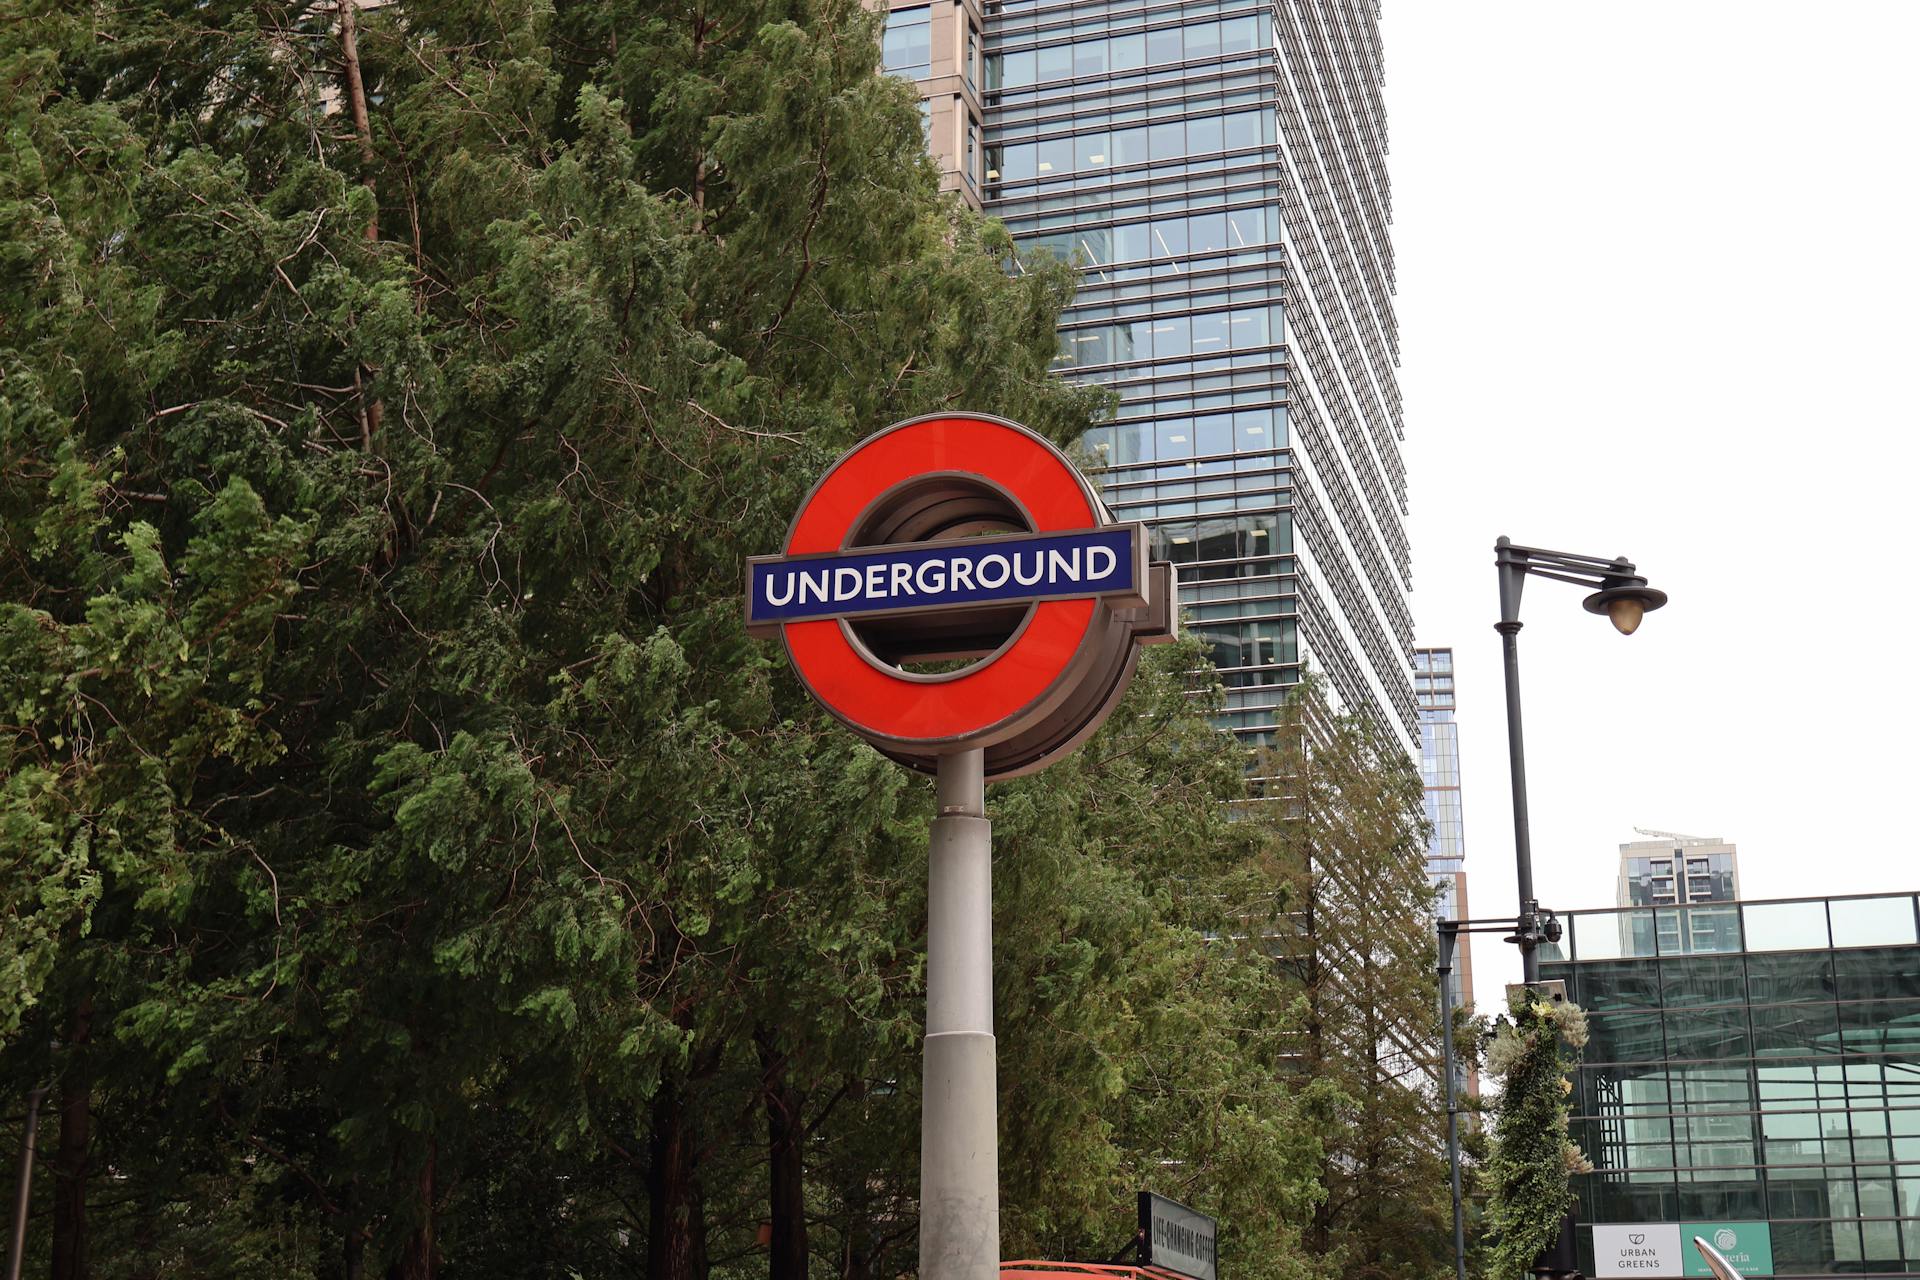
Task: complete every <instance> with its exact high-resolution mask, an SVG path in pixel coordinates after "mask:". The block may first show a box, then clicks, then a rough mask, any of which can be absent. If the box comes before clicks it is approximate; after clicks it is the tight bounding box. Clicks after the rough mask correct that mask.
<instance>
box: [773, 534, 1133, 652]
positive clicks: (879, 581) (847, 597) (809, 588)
mask: <svg viewBox="0 0 1920 1280" xmlns="http://www.w3.org/2000/svg"><path fill="white" fill-rule="evenodd" d="M1145 562H1146V536H1145V529H1144V528H1143V527H1142V526H1140V525H1114V526H1109V527H1107V528H1104V529H1086V530H1075V531H1072V532H1067V533H1035V534H1014V535H1012V536H1009V537H988V538H956V539H953V540H951V541H942V542H918V543H904V544H900V545H897V546H887V547H862V548H858V549H856V550H849V551H839V552H829V553H826V554H823V555H803V556H765V557H755V558H754V559H753V560H752V561H750V562H749V563H750V585H749V590H750V595H749V596H748V601H747V625H748V626H749V627H751V628H755V629H762V628H767V627H772V626H775V625H778V624H781V623H788V622H803V621H807V620H811V619H818V618H846V617H855V616H859V615H862V614H885V613H906V612H933V611H937V610H941V609H959V608H967V607H971V606H974V605H988V604H1006V603H1014V602H1019V601H1029V600H1065V599H1073V598H1076V597H1088V596H1124V597H1138V596H1140V594H1141V592H1142V590H1143V589H1144V584H1143V582H1142V578H1143V576H1144V570H1145Z"/></svg>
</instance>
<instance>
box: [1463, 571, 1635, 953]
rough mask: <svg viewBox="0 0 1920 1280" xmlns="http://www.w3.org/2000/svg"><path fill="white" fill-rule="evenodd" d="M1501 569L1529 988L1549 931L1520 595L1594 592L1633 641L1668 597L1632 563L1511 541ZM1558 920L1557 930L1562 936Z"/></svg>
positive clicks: (1591, 600) (1516, 935)
mask: <svg viewBox="0 0 1920 1280" xmlns="http://www.w3.org/2000/svg"><path fill="white" fill-rule="evenodd" d="M1493 563H1494V567H1495V568H1496V569H1497V570H1498V572H1499V574H1500V621H1499V622H1498V623H1496V624H1495V625H1494V630H1496V631H1498V632H1499V633H1500V643H1501V649H1502V650H1503V653H1504V656H1505V658H1506V670H1507V760H1508V764H1509V767H1510V769H1511V771H1512V775H1513V851H1514V861H1515V864H1516V866H1517V868H1518V871H1519V879H1520V916H1519V919H1518V921H1517V922H1516V924H1515V926H1514V931H1513V935H1512V936H1511V937H1509V938H1508V939H1507V941H1508V942H1512V943H1515V944H1517V945H1518V946H1519V948H1520V974H1521V979H1522V981H1524V982H1525V983H1526V984H1527V985H1528V986H1531V985H1533V984H1534V983H1536V982H1538V981H1540V956H1539V946H1540V942H1541V940H1542V939H1543V938H1547V937H1548V930H1547V929H1546V928H1543V927H1542V923H1541V911H1540V903H1539V901H1538V899H1536V898H1535V897H1534V896H1533V837H1532V833H1531V832H1530V831H1529V829H1528V825H1527V757H1526V749H1525V746H1524V744H1523V742H1522V740H1521V735H1520V653H1519V648H1518V645H1517V639H1518V637H1519V634H1520V589H1521V588H1522V587H1523V586H1525V585H1526V581H1527V575H1529V574H1532V575H1533V576H1534V577H1536V578H1553V579H1555V580H1556V581H1559V582H1571V583H1573V584H1574V585H1575V586H1579V587H1587V588H1589V589H1590V590H1591V591H1592V593H1593V594H1591V595H1589V596H1588V597H1587V598H1586V600H1585V602H1584V603H1585V605H1586V608H1587V612H1589V613H1604V614H1606V615H1607V617H1609V618H1611V619H1612V620H1613V625H1614V627H1615V629H1616V630H1618V631H1619V632H1620V634H1621V635H1627V636H1630V635H1632V634H1633V633H1634V632H1635V631H1636V630H1638V629H1639V626H1640V620H1641V618H1643V617H1645V616H1646V615H1647V614H1649V613H1651V612H1652V611H1653V610H1655V609H1658V608H1659V607H1660V606H1661V605H1663V604H1665V603H1666V602H1667V593H1666V592H1664V591H1656V590H1654V589H1653V588H1652V587H1649V586H1648V585H1647V580H1646V579H1645V578H1643V577H1641V576H1640V574H1639V572H1638V571H1637V570H1635V568H1634V567H1633V564H1632V562H1631V561H1629V560H1626V559H1624V558H1615V559H1612V560H1603V559H1601V558H1600V557H1598V556H1577V555H1570V554H1568V553H1567V552H1564V551H1547V550H1544V549H1543V548H1540V547H1522V546H1516V545H1515V544H1514V543H1513V542H1512V541H1510V540H1509V539H1507V538H1501V539H1499V540H1498V541H1497V542H1495V543H1494V544H1493ZM1557 926H1558V922H1557V921H1556V922H1553V929H1552V932H1553V933H1554V934H1556V935H1557V934H1558V932H1559V930H1558V927H1557Z"/></svg>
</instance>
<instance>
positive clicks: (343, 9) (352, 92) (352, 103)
mask: <svg viewBox="0 0 1920 1280" xmlns="http://www.w3.org/2000/svg"><path fill="white" fill-rule="evenodd" d="M359 8H360V5H359V0H339V6H338V9H337V12H338V13H339V15H340V65H341V67H342V68H343V69H344V72H345V74H344V75H343V76H342V79H344V80H345V82H346V83H345V84H344V85H343V86H342V87H343V88H344V89H345V90H346V96H347V112H348V114H350V115H351V116H352V117H353V134H354V137H356V138H358V139H359V141H360V163H361V166H362V168H363V169H364V172H363V173H362V174H361V175H360V181H361V182H363V183H365V184H366V188H367V190H368V191H370V192H372V193H373V194H374V196H375V197H376V199H375V202H374V213H373V216H372V217H371V218H369V219H367V239H369V240H378V239H379V238H380V205H379V201H378V199H377V197H378V196H379V194H380V193H379V190H378V189H377V188H376V187H375V186H374V185H373V162H374V154H373V121H372V118H371V117H369V116H368V114H367V84H366V81H365V80H363V79H362V78H361V76H360V26H359V17H358V14H359Z"/></svg>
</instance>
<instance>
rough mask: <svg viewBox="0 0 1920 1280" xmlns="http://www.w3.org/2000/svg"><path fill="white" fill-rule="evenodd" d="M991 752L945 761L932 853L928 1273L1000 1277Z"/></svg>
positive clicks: (949, 1278)
mask: <svg viewBox="0 0 1920 1280" xmlns="http://www.w3.org/2000/svg"><path fill="white" fill-rule="evenodd" d="M985 769H986V755H985V752H983V751H979V750H974V751H962V752H958V753H956V754H954V755H948V756H942V757H940V763H939V766H938V772H937V774H936V775H935V783H934V792H935V796H936V802H937V804H938V808H939V816H938V817H936V818H935V819H934V820H933V828H932V834H931V839H930V841H929V844H928V849H927V1037H926V1044H925V1086H924V1093H923V1096H922V1099H921V1111H920V1276H921V1280H997V1277H998V1275H999V1271H1000V1153H999V1135H998V1133H997V1131H996V1127H995V1126H996V1123H997V1121H996V1108H995V1101H994V1040H993V865H992V841H991V832H992V828H991V826H990V824H989V823H988V822H987V816H986V775H985Z"/></svg>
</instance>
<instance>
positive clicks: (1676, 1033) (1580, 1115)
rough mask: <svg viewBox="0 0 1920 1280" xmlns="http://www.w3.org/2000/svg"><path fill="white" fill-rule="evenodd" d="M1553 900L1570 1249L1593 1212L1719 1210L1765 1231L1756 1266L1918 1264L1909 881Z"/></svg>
mask: <svg viewBox="0 0 1920 1280" xmlns="http://www.w3.org/2000/svg"><path fill="white" fill-rule="evenodd" d="M1561 919H1562V921H1563V922H1564V924H1565V935H1564V937H1563V938H1562V940H1561V941H1560V942H1559V943H1558V944H1551V943H1544V944H1542V946H1541V949H1540V955H1541V962H1542V963H1541V977H1542V978H1544V979H1555V978H1557V979H1562V980H1564V981H1565V982H1566V983H1567V986H1568V991H1567V994H1568V997H1569V998H1570V999H1572V1000H1574V1001H1576V1002H1577V1003H1579V1004H1580V1005H1582V1006H1583V1007H1584V1008H1585V1009H1586V1010H1587V1011H1588V1015H1589V1018H1590V1020H1591V1026H1592V1038H1591V1040H1590V1042H1589V1043H1588V1045H1587V1048H1586V1051H1585V1053H1584V1055H1583V1060H1582V1064H1581V1066H1580V1068H1579V1071H1578V1078H1577V1079H1576V1081H1575V1088H1574V1093H1573V1097H1572V1105H1573V1113H1574V1120H1573V1128H1574V1135H1573V1136H1574V1138H1575V1140H1576V1141H1577V1142H1579V1143H1580V1145H1581V1147H1582V1149H1584V1150H1585V1151H1586V1153H1587V1155H1588V1156H1589V1157H1590V1158H1591V1159H1592V1161H1593V1163H1594V1166H1595V1168H1594V1172H1593V1173H1591V1174H1587V1175H1583V1176H1580V1177H1578V1178H1576V1179H1575V1183H1576V1185H1577V1187H1578V1190H1579V1195H1580V1219H1581V1222H1582V1223H1583V1224H1588V1225H1585V1226H1583V1228H1582V1231H1581V1246H1582V1250H1583V1253H1582V1266H1583V1269H1585V1270H1586V1271H1587V1272H1588V1273H1589V1274H1593V1247H1592V1227H1591V1224H1593V1223H1601V1224H1608V1223H1630V1224H1631V1223H1646V1224H1657V1223H1681V1224H1687V1225H1688V1226H1689V1227H1691V1226H1695V1225H1703V1224H1714V1223H1724V1224H1728V1225H1729V1229H1730V1230H1731V1229H1732V1228H1738V1229H1739V1230H1740V1231H1742V1232H1745V1231H1746V1230H1747V1228H1749V1227H1753V1228H1759V1229H1763V1230H1764V1231H1765V1233H1766V1234H1767V1235H1769V1236H1770V1246H1771V1247H1770V1255H1771V1264H1772V1269H1771V1272H1770V1274H1776V1275H1822V1274H1850V1275H1898V1274H1911V1273H1915V1272H1920V900H1917V899H1916V897H1915V895H1913V894H1892V895H1877V896H1866V897H1836V898H1808V899H1793V900H1784V901H1764V902H1736V903H1715V904H1711V905H1695V906H1685V905H1675V906H1648V907H1633V908H1625V909H1618V910H1611V911H1581V912H1572V913H1568V914H1565V915H1563V916H1562V917H1561ZM1762 1274H1769V1273H1768V1272H1764V1271H1763V1272H1762Z"/></svg>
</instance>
